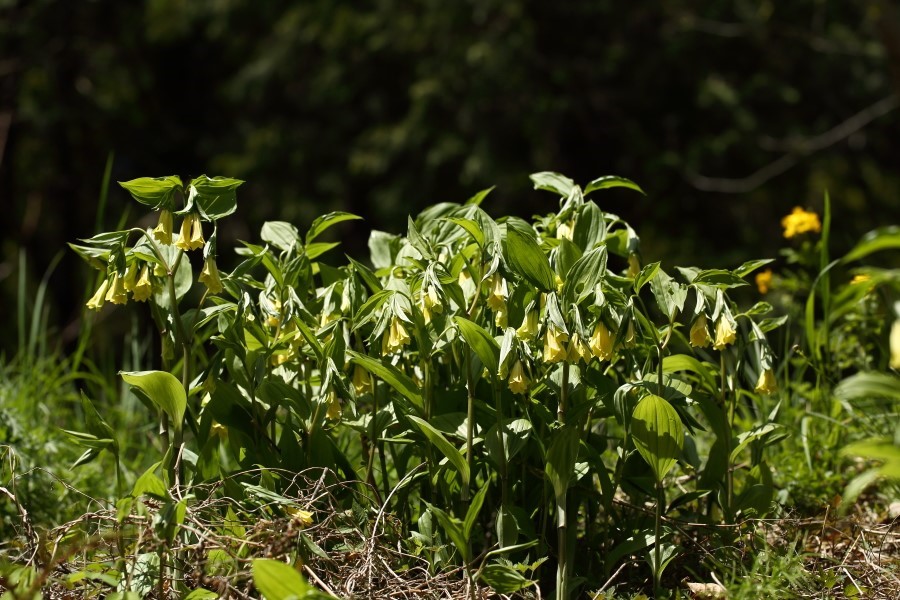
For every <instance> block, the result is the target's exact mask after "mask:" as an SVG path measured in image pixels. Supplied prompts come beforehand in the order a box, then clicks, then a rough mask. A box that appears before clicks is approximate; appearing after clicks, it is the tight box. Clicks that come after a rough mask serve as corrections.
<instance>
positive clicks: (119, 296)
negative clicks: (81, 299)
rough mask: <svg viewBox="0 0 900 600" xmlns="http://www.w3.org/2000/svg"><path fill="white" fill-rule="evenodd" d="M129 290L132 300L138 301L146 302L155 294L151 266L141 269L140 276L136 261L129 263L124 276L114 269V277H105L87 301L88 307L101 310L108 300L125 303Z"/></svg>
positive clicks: (114, 302)
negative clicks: (151, 280) (151, 279)
mask: <svg viewBox="0 0 900 600" xmlns="http://www.w3.org/2000/svg"><path fill="white" fill-rule="evenodd" d="M129 292H130V293H131V298H132V300H134V301H136V302H144V301H145V300H147V298H149V297H150V296H151V295H152V294H153V285H152V284H151V283H150V268H149V267H148V266H147V265H146V264H145V265H144V266H143V267H142V268H141V269H140V277H138V265H137V263H136V262H134V263H131V265H129V267H128V269H127V270H126V271H125V275H124V276H122V277H120V276H119V274H118V273H117V272H115V271H114V272H113V274H112V277H108V278H106V279H104V280H103V283H101V284H100V287H99V288H97V291H96V292H95V293H94V295H93V296H91V299H90V300H88V301H87V307H88V308H90V309H91V310H100V309H101V308H102V307H103V305H104V304H105V303H106V302H112V303H113V304H125V303H127V302H128V293H129Z"/></svg>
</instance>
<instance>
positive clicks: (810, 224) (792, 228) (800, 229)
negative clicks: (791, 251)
mask: <svg viewBox="0 0 900 600" xmlns="http://www.w3.org/2000/svg"><path fill="white" fill-rule="evenodd" d="M781 226H782V227H784V237H786V238H792V237H794V236H796V235H800V234H801V233H807V232H809V231H812V232H813V233H819V232H820V231H822V223H821V222H820V221H819V215H817V214H816V213H814V212H808V211H805V210H803V209H802V208H800V207H799V206H795V207H794V210H793V211H792V212H791V214H789V215H787V216H786V217H784V218H783V219H781Z"/></svg>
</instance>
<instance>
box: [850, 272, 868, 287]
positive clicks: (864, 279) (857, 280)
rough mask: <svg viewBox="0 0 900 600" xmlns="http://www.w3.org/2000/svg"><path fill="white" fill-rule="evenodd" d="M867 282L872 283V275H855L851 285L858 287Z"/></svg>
mask: <svg viewBox="0 0 900 600" xmlns="http://www.w3.org/2000/svg"><path fill="white" fill-rule="evenodd" d="M867 281H872V276H871V275H866V274H860V275H854V276H853V279H851V280H850V285H858V284H860V283H866V282H867Z"/></svg>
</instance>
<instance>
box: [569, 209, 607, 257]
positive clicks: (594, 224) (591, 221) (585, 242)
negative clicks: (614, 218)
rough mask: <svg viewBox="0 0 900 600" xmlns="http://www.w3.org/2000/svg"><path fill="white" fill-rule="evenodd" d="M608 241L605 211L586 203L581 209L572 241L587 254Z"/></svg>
mask: <svg viewBox="0 0 900 600" xmlns="http://www.w3.org/2000/svg"><path fill="white" fill-rule="evenodd" d="M604 239H606V219H605V218H604V217H603V211H601V210H600V208H599V207H598V206H597V205H596V204H594V203H593V202H585V203H584V204H583V205H582V207H581V208H580V209H579V214H578V220H577V221H576V222H575V231H574V233H573V235H572V241H573V242H575V245H576V246H578V247H579V248H581V250H582V251H584V252H587V251H588V250H591V249H592V248H594V246H596V245H597V244H599V243H600V242H602V241H603V240H604Z"/></svg>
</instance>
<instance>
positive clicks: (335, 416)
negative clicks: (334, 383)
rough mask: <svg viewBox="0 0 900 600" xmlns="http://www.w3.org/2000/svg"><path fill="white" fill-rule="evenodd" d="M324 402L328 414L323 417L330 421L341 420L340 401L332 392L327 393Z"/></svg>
mask: <svg viewBox="0 0 900 600" xmlns="http://www.w3.org/2000/svg"><path fill="white" fill-rule="evenodd" d="M325 401H326V402H327V403H328V412H326V413H325V417H326V418H328V419H330V420H332V421H339V420H340V419H341V400H340V398H338V397H337V394H336V393H334V390H331V391H329V392H328V396H327V397H326V399H325Z"/></svg>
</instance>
